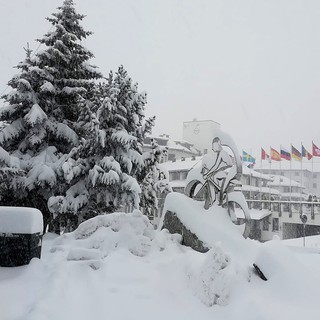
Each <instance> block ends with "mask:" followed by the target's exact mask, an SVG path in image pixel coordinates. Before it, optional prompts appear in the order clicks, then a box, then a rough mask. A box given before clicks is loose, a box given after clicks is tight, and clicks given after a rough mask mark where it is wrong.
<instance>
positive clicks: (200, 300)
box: [0, 198, 320, 320]
mask: <svg viewBox="0 0 320 320" xmlns="http://www.w3.org/2000/svg"><path fill="white" fill-rule="evenodd" d="M181 200H182V199H181ZM176 201H177V198H175V199H174V200H171V203H170V201H169V206H171V207H174V206H175V205H176ZM181 209H183V210H184V212H185V214H186V215H187V216H188V217H187V220H188V222H189V223H192V219H194V221H193V223H194V224H195V225H197V226H198V228H199V231H198V232H203V233H204V234H203V236H204V237H206V239H207V243H208V244H209V245H210V247H211V250H210V251H209V252H207V253H205V254H201V253H198V252H195V251H193V250H191V249H190V248H187V247H184V246H182V245H181V244H180V243H179V241H180V236H178V235H170V234H169V233H168V232H167V231H166V230H162V231H159V230H154V229H153V227H152V226H151V224H150V222H149V221H148V219H147V218H146V217H145V216H143V215H142V214H141V213H140V212H139V211H135V212H133V213H132V214H124V213H114V214H110V215H105V216H99V217H96V218H94V219H91V220H89V221H87V222H85V223H83V224H82V225H81V226H80V227H79V228H78V229H77V230H76V231H75V232H73V233H70V234H65V235H63V236H60V237H58V238H56V237H55V236H53V235H50V234H47V235H45V237H44V242H43V255H42V259H41V260H38V259H33V260H32V261H31V263H30V264H29V265H28V266H23V267H18V268H0V310H1V313H0V319H1V320H2V319H4V320H13V319H15V320H16V319H19V320H20V319H30V320H31V319H32V320H40V319H41V320H44V319H45V320H49V319H50V320H56V319H59V320H64V319H68V320H69V319H77V320H82V319H86V320H87V319H107V318H108V319H166V318H167V319H175V320H176V319H213V318H214V319H226V320H228V319H246V320H248V319H275V318H279V319H281V318H282V319H301V318H305V319H319V305H318V294H319V291H320V289H319V288H320V275H319V274H318V270H319V267H320V255H319V254H318V251H317V250H316V249H313V250H312V251H311V249H303V248H297V247H286V246H285V245H284V244H283V243H282V242H281V241H271V242H269V243H265V244H260V243H258V242H256V241H252V240H249V239H246V240H245V239H243V238H242V237H241V234H239V233H237V232H236V231H235V230H234V229H233V226H232V225H230V223H229V220H228V219H226V218H225V217H224V216H223V212H218V211H216V212H213V211H209V212H208V211H205V210H203V209H202V208H201V206H199V204H198V203H193V202H186V201H183V204H182V205H181ZM195 210H196V211H195ZM202 223H204V225H202V228H201V224H202ZM319 243H320V241H319ZM291 245H292V244H291ZM253 262H255V263H257V264H258V265H259V266H260V267H261V269H263V272H264V273H265V274H266V276H267V277H268V278H269V280H268V281H262V280H261V279H260V278H259V277H258V276H257V275H256V274H254V273H253V269H252V263H253Z"/></svg>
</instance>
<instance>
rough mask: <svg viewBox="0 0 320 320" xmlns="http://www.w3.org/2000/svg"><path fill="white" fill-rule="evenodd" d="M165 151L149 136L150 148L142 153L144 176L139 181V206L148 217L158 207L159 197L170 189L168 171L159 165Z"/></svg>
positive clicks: (151, 215)
mask: <svg viewBox="0 0 320 320" xmlns="http://www.w3.org/2000/svg"><path fill="white" fill-rule="evenodd" d="M166 153H167V149H166V148H164V147H160V146H159V145H158V143H157V141H156V140H155V139H152V138H151V150H150V151H147V152H145V153H144V154H143V157H144V163H145V165H144V170H143V173H142V174H141V176H142V177H144V179H143V181H142V183H141V191H142V192H141V200H140V206H141V207H142V208H143V213H144V214H146V215H147V216H149V217H154V216H155V215H156V214H157V211H158V209H159V203H158V199H159V198H161V197H162V198H164V197H165V195H166V194H167V193H169V192H171V191H172V189H171V187H170V185H169V177H168V173H167V172H165V171H164V170H162V169H161V167H160V166H159V164H160V162H161V159H162V157H164V156H165V155H166Z"/></svg>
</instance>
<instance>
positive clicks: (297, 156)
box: [291, 145, 320, 161]
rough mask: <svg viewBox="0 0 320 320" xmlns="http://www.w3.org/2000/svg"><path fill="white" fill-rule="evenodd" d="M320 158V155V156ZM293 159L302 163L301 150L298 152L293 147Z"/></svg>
mask: <svg viewBox="0 0 320 320" xmlns="http://www.w3.org/2000/svg"><path fill="white" fill-rule="evenodd" d="M319 156H320V154H319ZM291 157H292V159H294V160H297V161H301V160H302V156H301V153H300V151H299V150H297V149H296V148H295V147H294V146H293V145H291Z"/></svg>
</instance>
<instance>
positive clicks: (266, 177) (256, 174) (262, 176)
mask: <svg viewBox="0 0 320 320" xmlns="http://www.w3.org/2000/svg"><path fill="white" fill-rule="evenodd" d="M242 173H243V174H244V175H247V176H249V175H250V174H251V175H252V177H255V178H260V179H264V180H270V176H269V175H268V174H264V173H261V172H258V171H255V170H254V169H250V168H248V167H247V166H246V165H242Z"/></svg>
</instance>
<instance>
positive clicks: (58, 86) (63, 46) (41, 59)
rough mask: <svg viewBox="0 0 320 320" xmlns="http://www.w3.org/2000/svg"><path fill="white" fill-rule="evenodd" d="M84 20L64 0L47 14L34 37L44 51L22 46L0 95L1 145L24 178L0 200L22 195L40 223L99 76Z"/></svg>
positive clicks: (46, 216) (76, 141) (60, 186)
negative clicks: (45, 26) (44, 29)
mask: <svg viewBox="0 0 320 320" xmlns="http://www.w3.org/2000/svg"><path fill="white" fill-rule="evenodd" d="M83 18H84V16H83V15H80V14H77V13H76V11H75V9H74V4H73V1H72V0H65V1H64V2H63V5H62V6H61V7H59V8H58V12H57V13H54V14H53V15H52V17H51V18H48V20H49V21H50V22H51V23H52V28H51V30H50V31H49V32H48V33H47V34H46V35H45V36H44V37H43V38H42V39H40V40H38V41H39V42H40V43H41V44H42V45H44V49H43V50H42V51H39V52H37V53H36V54H35V55H33V56H32V55H31V51H30V50H29V49H27V57H26V59H25V61H24V62H22V63H20V64H19V65H18V69H19V71H20V73H19V74H18V75H17V76H14V77H13V78H12V79H11V80H10V81H9V86H10V87H12V89H13V90H12V91H11V92H9V93H8V94H5V95H4V96H3V97H2V98H3V99H4V100H5V105H4V106H3V107H2V108H1V109H0V121H1V120H3V121H6V122H7V123H8V125H7V126H6V127H5V128H3V129H2V130H1V131H0V147H2V148H3V149H4V150H6V151H7V152H9V154H10V156H16V157H17V158H19V159H20V169H22V170H24V172H25V176H24V177H22V182H23V183H22V186H23V188H22V189H21V190H20V191H19V192H17V193H11V195H10V197H2V200H1V201H2V203H3V204H16V203H17V201H18V200H17V199H16V198H17V197H20V198H22V199H23V200H21V201H20V204H21V203H22V204H24V205H29V206H34V207H36V208H38V209H40V210H41V211H42V212H43V214H44V220H45V226H46V225H47V223H48V222H50V220H51V218H52V214H50V212H49V210H48V207H47V200H48V198H49V197H50V196H52V195H53V194H54V193H55V192H56V189H59V192H58V191H57V192H58V193H61V192H63V191H65V190H66V188H65V187H64V184H63V181H64V179H63V180H61V181H60V182H59V184H57V183H56V182H57V179H59V174H60V173H61V174H62V170H60V169H59V168H60V167H61V165H60V164H61V163H62V162H63V161H64V158H65V157H66V154H68V153H69V152H70V150H71V149H72V148H73V147H75V146H77V145H78V144H79V136H78V134H77V133H81V130H80V126H79V125H78V123H77V119H78V117H79V115H80V113H81V110H82V108H83V106H84V105H85V104H86V101H87V100H88V99H90V98H91V97H92V93H91V91H92V89H93V88H94V86H95V83H94V80H95V79H97V78H100V77H102V76H101V74H100V73H99V72H97V70H96V68H95V67H94V66H91V65H90V64H89V59H90V58H92V57H93V55H92V53H91V52H90V51H88V50H87V49H86V48H84V47H83V46H82V45H81V40H83V39H84V38H86V37H87V36H88V35H90V34H91V33H90V32H87V31H84V29H83V28H82V27H81V25H80V22H81V20H82V19H83ZM80 138H81V137H80ZM9 177H10V176H9ZM11 182H12V183H13V181H11Z"/></svg>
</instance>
